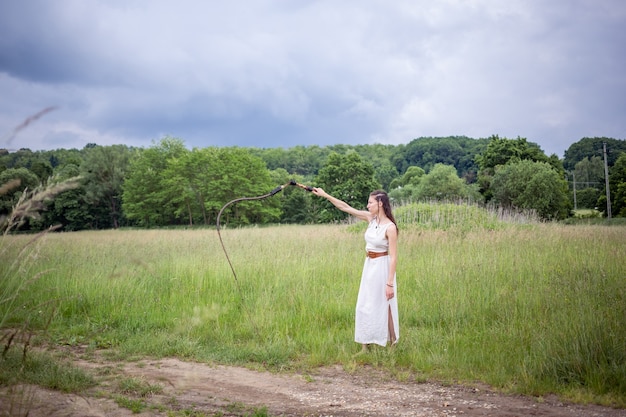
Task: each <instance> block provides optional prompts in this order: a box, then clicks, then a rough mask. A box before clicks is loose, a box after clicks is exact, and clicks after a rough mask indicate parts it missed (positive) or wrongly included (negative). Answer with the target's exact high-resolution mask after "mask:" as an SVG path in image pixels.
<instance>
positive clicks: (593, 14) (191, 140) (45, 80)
mask: <svg viewBox="0 0 626 417" xmlns="http://www.w3.org/2000/svg"><path fill="white" fill-rule="evenodd" d="M50 108H52V109H50ZM46 109H48V110H49V111H46ZM40 112H42V114H38V113H40ZM32 116H35V117H33V119H32V120H31V122H30V123H25V122H27V121H28V120H29V119H28V118H29V117H32ZM493 134H498V135H500V136H501V137H507V138H516V137H518V136H521V137H525V138H527V139H528V140H529V141H531V142H535V143H538V144H539V145H540V146H541V148H542V149H543V150H544V151H545V152H546V153H548V154H552V153H555V154H557V155H558V156H559V157H562V156H563V152H564V151H565V150H566V149H567V148H568V147H569V146H570V145H571V144H572V143H574V142H577V141H578V140H580V139H581V138H583V137H590V136H606V137H611V138H616V139H624V138H626V1H624V0H343V1H342V0H319V1H316V0H246V1H237V0H233V1H228V2H226V1H213V0H206V1H203V0H176V1H172V0H141V1H140V0H56V1H48V0H20V1H11V0H0V148H2V147H4V148H9V149H12V150H14V149H18V148H21V147H27V148H30V149H32V150H42V149H58V148H79V149H81V148H82V147H84V146H85V145H86V144H87V143H97V144H100V145H108V144H117V143H123V144H127V145H134V146H142V147H148V146H150V145H151V144H152V143H153V141H158V140H159V139H161V138H162V137H164V136H166V135H170V136H173V137H177V138H180V139H182V140H184V142H185V143H186V145H187V146H188V147H189V148H192V147H206V146H214V145H215V146H258V147H264V148H272V147H285V148H289V147H292V146H296V145H305V146H308V145H320V146H325V145H332V144H369V143H384V144H394V145H395V144H401V143H408V142H410V141H411V140H412V139H414V138H417V137H421V136H450V135H465V136H469V137H473V138H484V137H489V136H491V135H493Z"/></svg>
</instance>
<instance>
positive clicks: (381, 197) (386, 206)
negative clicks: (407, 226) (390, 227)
mask: <svg viewBox="0 0 626 417" xmlns="http://www.w3.org/2000/svg"><path fill="white" fill-rule="evenodd" d="M370 196H372V197H374V198H375V199H376V201H382V203H383V211H384V212H385V216H387V217H388V218H389V220H391V222H392V223H393V224H395V225H396V230H398V233H400V229H399V228H398V223H396V219H395V217H393V212H392V211H391V203H390V202H389V195H387V193H386V192H385V191H383V190H375V191H372V192H371V193H370Z"/></svg>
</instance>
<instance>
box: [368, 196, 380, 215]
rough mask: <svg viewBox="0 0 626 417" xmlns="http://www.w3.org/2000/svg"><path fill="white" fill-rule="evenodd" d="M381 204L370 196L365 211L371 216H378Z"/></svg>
mask: <svg viewBox="0 0 626 417" xmlns="http://www.w3.org/2000/svg"><path fill="white" fill-rule="evenodd" d="M381 204H382V203H381V202H380V201H378V200H376V197H374V196H373V195H371V196H370V198H369V199H368V200H367V209H368V210H369V212H370V213H371V214H378V210H379V208H380V205H381Z"/></svg>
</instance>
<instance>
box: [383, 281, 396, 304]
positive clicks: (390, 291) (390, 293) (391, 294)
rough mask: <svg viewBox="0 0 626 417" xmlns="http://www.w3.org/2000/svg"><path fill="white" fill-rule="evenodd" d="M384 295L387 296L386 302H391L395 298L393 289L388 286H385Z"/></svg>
mask: <svg viewBox="0 0 626 417" xmlns="http://www.w3.org/2000/svg"><path fill="white" fill-rule="evenodd" d="M385 288H386V290H385V293H386V295H387V301H389V300H391V299H392V298H393V297H394V296H395V292H394V289H395V288H394V287H393V286H390V285H389V284H387V285H385Z"/></svg>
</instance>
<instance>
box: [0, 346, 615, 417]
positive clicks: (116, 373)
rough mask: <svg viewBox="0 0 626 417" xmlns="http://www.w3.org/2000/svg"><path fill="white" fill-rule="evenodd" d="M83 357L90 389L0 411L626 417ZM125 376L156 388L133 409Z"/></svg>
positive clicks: (591, 409)
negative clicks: (92, 380) (93, 378)
mask: <svg viewBox="0 0 626 417" xmlns="http://www.w3.org/2000/svg"><path fill="white" fill-rule="evenodd" d="M84 358H85V357H84V356H81V355H78V354H77V355H76V356H75V360H74V361H73V362H74V364H75V365H76V366H80V367H83V368H86V369H89V370H90V372H92V373H94V374H95V375H98V379H99V381H101V382H100V384H99V385H98V386H97V387H96V388H93V389H91V390H89V391H88V392H86V393H83V394H81V395H75V394H65V393H61V392H57V391H52V390H47V389H42V388H39V387H33V386H26V387H13V388H12V390H13V393H12V394H11V393H9V392H8V390H7V389H4V390H2V392H1V393H0V399H3V400H2V404H1V405H0V416H9V415H26V414H25V413H24V411H26V410H28V416H29V417H79V416H80V417H91V416H93V417H96V416H110V417H128V416H168V415H176V416H179V415H180V416H183V415H191V416H213V415H220V416H245V415H254V412H255V411H258V410H263V409H266V410H267V414H269V415H271V416H346V417H348V416H350V417H352V416H389V417H392V416H429V417H430V416H556V417H574V416H576V417H580V416H582V417H592V416H593V417H595V416H608V417H626V410H623V409H612V408H608V407H601V406H595V405H591V406H583V405H576V404H568V403H564V402H562V401H559V400H558V399H557V398H543V399H541V400H539V399H536V398H529V397H523V396H511V395H503V394H501V393H497V392H494V391H492V390H490V389H488V388H487V387H481V388H475V387H465V386H444V385H441V384H436V383H416V382H398V381H395V380H391V379H389V378H385V377H383V376H382V375H381V374H380V373H378V372H376V371H375V370H373V369H370V368H361V369H359V370H358V371H356V372H351V373H348V372H346V371H345V370H343V369H342V368H341V367H338V366H337V367H326V368H321V369H317V370H316V371H315V372H314V373H312V374H306V375H305V374H299V373H286V374H284V373H281V374H276V373H271V372H262V371H255V370H250V369H246V368H241V367H234V366H221V365H220V366H215V365H209V364H203V363H193V362H185V361H181V360H179V359H175V358H166V359H158V360H142V361H138V362H123V363H120V362H112V361H108V360H105V359H104V358H103V357H102V356H100V355H96V356H90V359H88V360H87V359H84ZM124 378H134V379H138V380H140V381H142V382H145V383H146V384H152V385H158V386H160V387H162V390H161V391H160V392H158V393H156V394H152V395H148V396H145V397H141V398H139V397H135V399H137V400H141V401H143V402H144V403H145V404H146V406H145V407H144V408H143V411H141V412H140V413H137V414H135V413H133V412H132V411H131V410H130V409H128V408H125V407H121V406H120V405H118V403H117V402H116V401H115V398H116V396H120V395H121V396H124V397H126V398H133V396H132V395H128V394H127V393H126V394H123V393H120V392H119V386H118V385H119V381H120V379H124ZM20 401H22V403H20ZM168 413H169V414H168Z"/></svg>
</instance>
